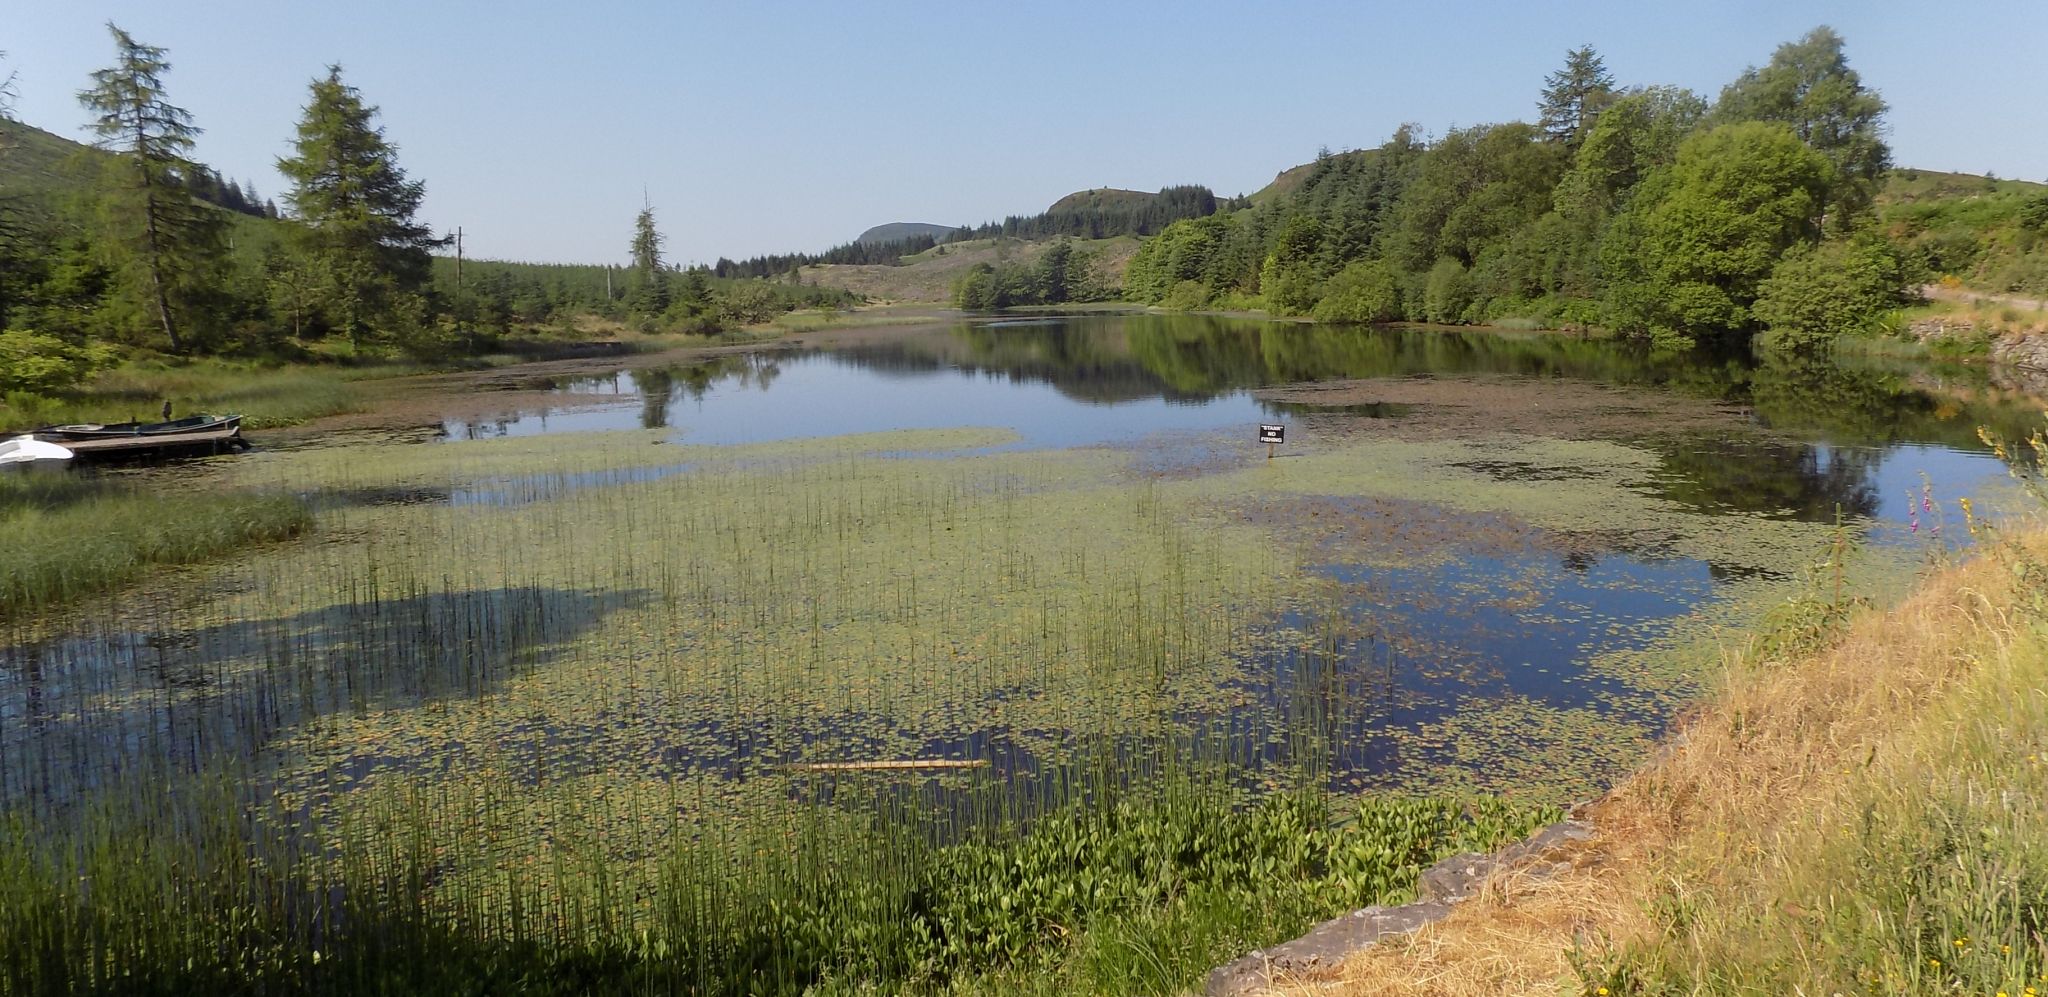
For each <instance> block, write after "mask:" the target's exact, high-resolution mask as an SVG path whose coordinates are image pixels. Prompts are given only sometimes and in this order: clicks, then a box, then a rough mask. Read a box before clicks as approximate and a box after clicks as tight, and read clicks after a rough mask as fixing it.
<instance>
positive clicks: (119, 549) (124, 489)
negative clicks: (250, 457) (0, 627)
mask: <svg viewBox="0 0 2048 997" xmlns="http://www.w3.org/2000/svg"><path fill="white" fill-rule="evenodd" d="M311 522H312V515H311V513H310V512H308V511H307V509H306V507H305V505H304V504H303V503H301V502H299V501H298V500H296V499H293V498H290V497H288V496H284V495H277V494H261V493H253V492H224V493H216V494H211V495H193V494H177V495H165V494H152V493H150V492H147V491H144V490H142V489H140V488H134V487H128V486H123V485H120V484H115V483H112V482H108V481H104V480H98V479H92V478H84V477H80V476H77V475H73V474H61V473H57V474H52V473H42V472H34V473H31V472H23V471H18V470H17V471H13V472H10V473H5V474H0V618H4V617H9V616H17V615H22V614H28V613H33V612H37V611H41V610H45V609H48V608H50V607H53V606H56V605H58V604H61V603H64V602H68V601H70V600H72V599H76V598H78V597H80V596H84V595H88V594H91V593H95V592H101V591H105V590H107V589H111V588H113V587H115V586H117V585H120V584H122V583H124V582H128V581H132V580H134V579H135V578H137V577H139V576H140V575H142V574H143V573H144V572H146V571H148V570H149V569H150V568H151V567H153V566H157V565H166V564H189V563H193V562H196V561H203V560H207V559H210V558H213V557H218V556H220V555H221V554H224V553H227V552H229V551H232V550H235V549H237V548H240V547H243V546H246V545H249V544H253V543H262V542H265V541H271V540H281V539H284V538H286V537H290V536H294V535H296V534H298V533H299V532H301V531H303V530H304V529H305V528H306V527H307V526H308V525H309V524H310V523H311Z"/></svg>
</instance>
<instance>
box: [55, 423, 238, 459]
mask: <svg viewBox="0 0 2048 997" xmlns="http://www.w3.org/2000/svg"><path fill="white" fill-rule="evenodd" d="M34 436H35V438H36V439H39V440H43V441H46V442H49V443H55V444H58V445H59V446H62V447H64V448H66V449H68V450H70V451H72V452H73V453H77V454H81V455H84V454H104V453H120V452H124V451H139V450H168V449H173V448H183V447H209V446H210V447H213V448H215V449H219V448H222V447H237V448H243V449H246V448H247V447H248V446H249V441H247V440H244V439H242V417H241V416H239V415H194V416H187V417H185V418H183V419H173V420H170V421H168V422H116V423H109V424H105V425H102V424H99V423H79V424H76V425H69V426H45V427H43V428H42V429H38V430H36V431H35V434H34Z"/></svg>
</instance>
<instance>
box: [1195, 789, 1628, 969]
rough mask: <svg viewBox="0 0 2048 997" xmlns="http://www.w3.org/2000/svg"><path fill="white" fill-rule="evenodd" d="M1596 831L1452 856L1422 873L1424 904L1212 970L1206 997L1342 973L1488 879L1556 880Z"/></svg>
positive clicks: (1563, 828) (1342, 920)
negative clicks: (1347, 963)
mask: <svg viewBox="0 0 2048 997" xmlns="http://www.w3.org/2000/svg"><path fill="white" fill-rule="evenodd" d="M1594 837H1595V832H1594V830H1593V827H1592V825H1590V824H1586V823H1584V822H1582V821H1576V820H1567V821H1561V822H1559V823H1556V824H1552V825H1550V826H1549V827H1546V828H1544V829H1542V830H1540V831H1537V832H1536V833H1535V834H1532V835H1530V836H1529V837H1528V838H1526V839H1523V840H1522V841H1519V842H1516V843H1515V844H1512V845H1509V846H1507V847H1506V848H1503V849H1501V850H1500V851H1497V852H1494V853H1493V854H1491V855H1480V854H1477V853H1466V854H1463V855H1453V856H1451V857H1450V858H1447V859H1444V860H1443V861H1441V862H1438V863H1437V864H1435V865H1433V866H1430V867H1429V868H1428V869H1425V870H1423V873H1422V877H1421V881H1420V883H1419V884H1418V885H1417V888H1416V892H1417V893H1418V894H1420V895H1421V897H1422V899H1420V900H1417V901H1416V902H1414V903H1412V904H1402V905H1400V906H1398V907H1367V908H1365V909H1363V910H1355V911H1352V912H1351V913H1349V914H1346V915H1344V916H1342V917H1336V918H1331V919H1330V920H1328V921H1324V922H1323V923H1321V924H1318V925H1316V926H1315V927H1313V928H1311V929H1309V932H1308V934H1306V935H1303V936H1301V937H1300V938H1297V939H1295V940H1293V941H1291V942H1284V943H1282V944H1279V945H1275V946H1273V947H1272V948H1267V949H1261V950H1259V951H1256V952H1253V953H1250V954H1249V955H1246V956H1245V957H1244V958H1242V959H1238V960H1236V961H1235V962H1231V963H1228V964H1225V965H1222V966H1218V967H1217V968H1216V969H1214V970H1212V971H1210V973H1209V980H1208V984H1207V986H1206V987H1205V988H1204V992H1206V993H1207V994H1208V995H1209V997H1238V995H1242V994H1251V993H1257V992H1259V991H1261V990H1264V989H1265V988H1266V987H1268V986H1270V985H1271V984H1272V983H1273V982H1274V981H1276V980H1286V979H1289V978H1298V977H1307V976H1313V975H1315V974H1317V973H1321V972H1326V971H1329V970H1333V969H1335V968H1337V966H1339V965H1341V964H1342V963H1343V962H1344V960H1345V959H1347V958H1349V957H1350V955H1351V954H1352V953H1353V952H1357V951H1359V950H1361V949H1364V948H1366V947H1368V946H1370V945H1372V944H1373V943H1375V942H1377V941H1379V940H1380V939H1382V938H1389V937H1392V936H1395V935H1405V934H1408V933H1409V932H1412V931H1414V930H1416V929H1417V928H1420V927H1422V926H1423V925H1425V924H1429V923H1431V922H1433V921H1437V920H1440V919H1442V918H1443V917H1444V915H1446V914H1449V913H1450V912H1451V906H1452V905H1453V904H1456V903H1459V902H1460V901H1463V900H1466V899H1468V898H1470V897H1472V896H1474V895H1476V894H1477V893H1478V892H1479V891H1480V890H1482V889H1484V888H1485V886H1486V883H1487V881H1488V880H1490V879H1492V878H1493V877H1494V876H1496V875H1499V874H1501V873H1506V872H1520V873H1523V874H1525V875H1535V876H1555V875H1558V874H1559V873H1562V872H1566V871H1569V870H1570V869H1571V868H1572V864H1571V863H1570V862H1569V861H1554V860H1552V861H1546V860H1549V859H1552V857H1553V855H1554V854H1555V853H1556V852H1558V851H1560V850H1561V849H1563V848H1564V847H1565V846H1568V845H1573V844H1577V843H1580V842H1585V841H1591V840H1592V839H1593V838H1594Z"/></svg>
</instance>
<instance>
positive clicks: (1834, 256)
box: [1751, 242, 1906, 353]
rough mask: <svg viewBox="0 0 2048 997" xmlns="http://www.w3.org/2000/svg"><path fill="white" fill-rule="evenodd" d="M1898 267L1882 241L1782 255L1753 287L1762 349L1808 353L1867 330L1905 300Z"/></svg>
mask: <svg viewBox="0 0 2048 997" xmlns="http://www.w3.org/2000/svg"><path fill="white" fill-rule="evenodd" d="M1905 283H1906V282H1905V277H1904V267H1903V265H1902V264H1901V263H1900V261H1899V257H1898V253H1897V251H1895V250H1894V249H1893V248H1892V247H1891V246H1889V245H1887V244H1885V243H1882V242H1867V243H1855V244H1851V243H1829V244H1826V245H1823V246H1821V247H1819V248H1816V249H1811V250H1804V251H1799V252H1795V253H1792V254H1788V255H1787V256H1786V257H1785V258H1784V259H1783V260H1780V261H1779V262H1778V265H1777V267H1776V268H1775V269H1773V270H1772V271H1771V276H1770V277H1769V278H1768V279H1766V280H1765V281H1764V282H1763V285H1762V287H1760V288H1759V289H1758V293H1757V300H1756V304H1755V305H1753V306H1752V307H1751V313H1752V314H1754V315H1755V316H1756V318H1757V320H1758V321H1760V322H1762V323H1763V324H1764V325H1765V326H1766V327H1767V329H1768V331H1767V332H1766V333H1765V334H1764V337H1763V339H1762V341H1761V342H1762V343H1763V345H1764V347H1765V348H1766V349H1772V350H1778V351H1786V352H1794V353H1810V352H1816V351H1820V350H1824V349H1826V348H1827V347H1828V346H1829V345H1831V344H1832V343H1833V342H1834V339H1835V337H1836V336H1837V335H1839V334H1841V333H1844V332H1852V331H1853V332H1861V331H1866V330H1868V329H1869V328H1870V327H1871V326H1872V325H1873V324H1874V323H1875V322H1876V321H1877V320H1878V319H1879V318H1880V317H1881V316H1883V315H1884V314H1885V313H1886V312H1889V311H1891V310H1892V309H1894V308H1897V307H1898V306H1899V305H1900V304H1902V303H1904V301H1905Z"/></svg>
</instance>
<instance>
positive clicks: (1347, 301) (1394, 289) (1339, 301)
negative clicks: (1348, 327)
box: [1313, 260, 1401, 322]
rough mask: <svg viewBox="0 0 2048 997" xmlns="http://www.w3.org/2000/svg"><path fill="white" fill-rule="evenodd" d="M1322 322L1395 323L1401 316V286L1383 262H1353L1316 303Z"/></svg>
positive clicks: (1340, 273) (1332, 282) (1332, 281)
mask: <svg viewBox="0 0 2048 997" xmlns="http://www.w3.org/2000/svg"><path fill="white" fill-rule="evenodd" d="M1313 314H1314V315H1315V318H1316V321H1319V322H1392V321H1395V320H1397V319H1399V318H1400V317H1401V286H1400V283H1399V281H1398V279H1397V278H1396V276H1395V274H1394V270H1393V268H1392V267H1390V266H1388V265H1387V264H1386V263H1385V262H1384V261H1381V260H1370V261H1361V262H1358V263H1353V264H1351V265H1350V266H1347V267H1345V268H1344V269H1342V270H1339V271H1338V272H1337V276H1335V277H1332V278H1330V282H1329V283H1328V284H1327V285H1325V286H1324V289H1323V299H1322V300H1321V301H1318V302H1316V307H1315V311H1314V313H1313Z"/></svg>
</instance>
